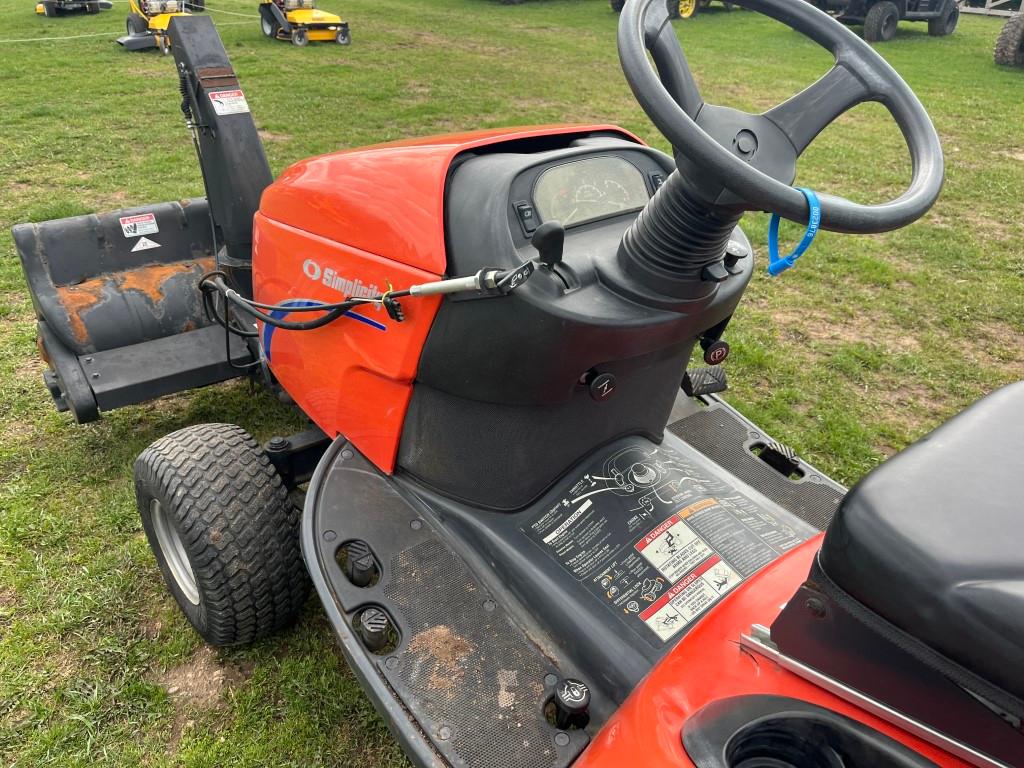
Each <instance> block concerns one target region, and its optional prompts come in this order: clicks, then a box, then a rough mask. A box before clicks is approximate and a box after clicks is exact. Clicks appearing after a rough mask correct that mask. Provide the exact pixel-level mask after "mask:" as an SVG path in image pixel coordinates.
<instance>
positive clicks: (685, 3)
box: [679, 0, 697, 19]
mask: <svg viewBox="0 0 1024 768" xmlns="http://www.w3.org/2000/svg"><path fill="white" fill-rule="evenodd" d="M696 10H697V0H679V16H680V18H683V19H688V18H690V17H691V16H693V12H694V11H696Z"/></svg>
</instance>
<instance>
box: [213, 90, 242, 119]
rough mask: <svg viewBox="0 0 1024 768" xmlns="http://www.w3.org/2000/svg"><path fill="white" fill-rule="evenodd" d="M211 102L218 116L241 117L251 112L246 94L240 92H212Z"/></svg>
mask: <svg viewBox="0 0 1024 768" xmlns="http://www.w3.org/2000/svg"><path fill="white" fill-rule="evenodd" d="M210 102H211V103H212V104H213V111H214V112H216V113H217V114H218V115H241V114H245V113H247V112H248V111H249V104H248V102H246V100H245V94H244V93H242V92H241V91H240V90H234V91H212V92H211V93H210Z"/></svg>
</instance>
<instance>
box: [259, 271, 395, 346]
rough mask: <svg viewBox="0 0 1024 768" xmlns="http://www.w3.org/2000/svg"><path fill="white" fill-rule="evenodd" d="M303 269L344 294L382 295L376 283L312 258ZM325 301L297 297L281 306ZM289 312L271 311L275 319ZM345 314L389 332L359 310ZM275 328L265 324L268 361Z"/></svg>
mask: <svg viewBox="0 0 1024 768" xmlns="http://www.w3.org/2000/svg"><path fill="white" fill-rule="evenodd" d="M302 271H303V273H304V274H305V275H306V277H308V278H309V279H310V280H313V281H314V282H318V283H322V284H323V285H326V286H327V287H328V288H330V289H332V290H335V291H338V292H339V293H340V294H342V295H343V296H359V297H361V298H364V299H373V298H376V297H377V296H380V295H381V293H382V292H381V290H380V289H379V288H378V287H377V286H376V285H365V284H364V283H363V281H362V280H348V279H347V278H345V277H343V276H341V275H339V274H338V273H337V272H335V271H334V270H333V269H332V268H330V267H328V268H327V269H323V268H322V267H321V266H320V265H319V264H318V263H317V262H315V261H313V260H312V259H306V260H305V261H304V262H303V264H302ZM323 303H324V302H319V301H309V300H308V299H296V300H294V301H286V302H284V303H283V304H282V305H281V306H283V307H290V308H294V309H298V308H300V307H315V306H318V305H319V304H323ZM289 314H291V313H290V312H289V311H288V310H287V309H279V310H274V311H273V312H271V313H270V315H271V317H273V318H274V319H275V320H281V319H282V318H284V317H286V316H287V315H289ZM344 316H345V317H347V318H350V319H352V320H357V321H359V322H360V323H364V324H365V325H368V326H370V327H371V328H375V329H376V330H378V331H384V332H387V330H388V328H387V326H386V325H384V323H379V322H377V321H376V320H373V319H371V318H369V317H366V316H365V315H360V314H359V313H358V312H354V311H352V310H350V311H348V312H346V313H345V315H344ZM275 330H276V329H275V328H274V326H272V325H269V324H267V323H264V324H263V354H264V355H266V357H267V362H270V342H271V340H272V339H273V338H274V331H275Z"/></svg>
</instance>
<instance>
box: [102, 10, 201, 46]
mask: <svg viewBox="0 0 1024 768" xmlns="http://www.w3.org/2000/svg"><path fill="white" fill-rule="evenodd" d="M128 8H129V12H128V20H127V21H126V22H125V27H126V29H127V33H128V34H126V35H125V36H124V37H119V38H118V39H117V42H118V43H120V44H121V45H123V46H124V47H125V48H126V49H128V50H129V51H141V50H144V49H146V48H157V49H159V51H160V52H161V53H164V54H166V53H168V52H169V51H170V50H171V38H170V36H169V35H168V34H167V26H168V25H169V24H170V23H171V19H173V18H174V17H175V16H190V15H191V14H190V13H189V11H202V10H205V8H206V0H128Z"/></svg>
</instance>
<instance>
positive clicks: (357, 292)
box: [302, 259, 384, 299]
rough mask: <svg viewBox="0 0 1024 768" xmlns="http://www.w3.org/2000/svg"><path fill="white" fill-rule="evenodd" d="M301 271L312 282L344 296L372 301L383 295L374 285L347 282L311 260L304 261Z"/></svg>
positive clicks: (357, 281) (329, 269) (329, 268)
mask: <svg viewBox="0 0 1024 768" xmlns="http://www.w3.org/2000/svg"><path fill="white" fill-rule="evenodd" d="M302 271H303V272H304V273H305V275H306V277H308V278H309V279H310V280H312V281H313V282H315V283H322V284H323V285H326V286H327V287H328V288H330V289H331V290H334V291H337V292H338V293H340V294H342V295H344V296H359V297H361V298H364V299H373V298H376V297H377V296H380V295H381V294H382V293H384V291H382V290H381V289H380V288H378V287H377V286H376V285H364V284H363V281H362V280H349V279H348V278H346V277H344V276H342V275H339V274H338V273H337V272H335V271H334V270H333V269H332V268H331V267H328V268H327V269H323V268H321V266H320V265H319V264H317V263H316V262H315V261H313V260H312V259H306V260H305V261H304V262H303V263H302Z"/></svg>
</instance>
